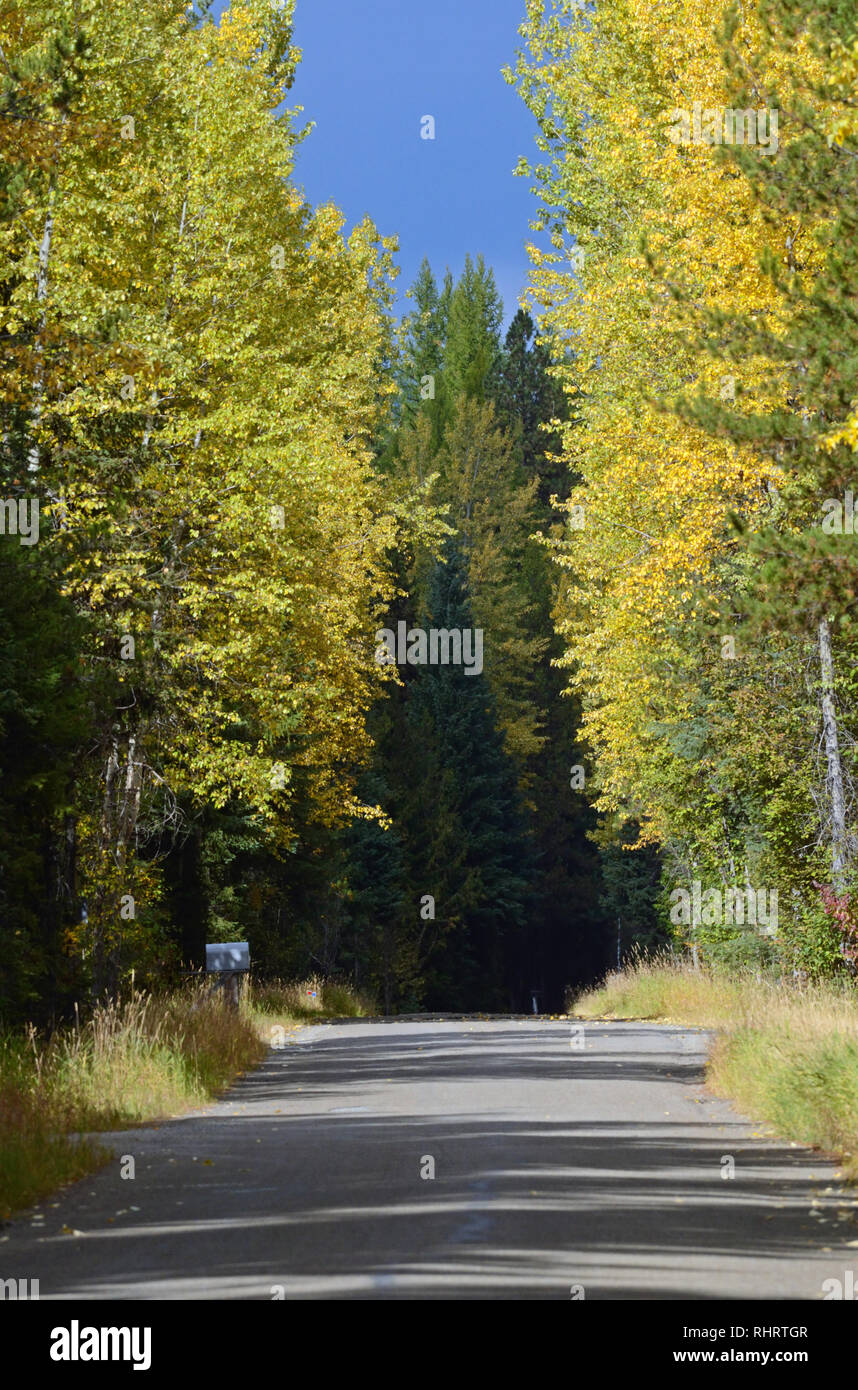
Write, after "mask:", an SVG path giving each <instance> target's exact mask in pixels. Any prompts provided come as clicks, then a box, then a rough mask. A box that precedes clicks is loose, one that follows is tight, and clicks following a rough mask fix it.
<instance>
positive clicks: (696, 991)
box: [569, 959, 858, 1182]
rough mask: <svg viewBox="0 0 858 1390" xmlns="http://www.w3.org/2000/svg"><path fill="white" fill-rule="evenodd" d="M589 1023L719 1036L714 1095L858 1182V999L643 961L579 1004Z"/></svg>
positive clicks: (817, 987)
mask: <svg viewBox="0 0 858 1390" xmlns="http://www.w3.org/2000/svg"><path fill="white" fill-rule="evenodd" d="M569 1011H570V1013H572V1012H574V1013H575V1014H576V1015H577V1016H579V1017H583V1018H593V1019H595V1018H606V1017H607V1018H646V1019H652V1020H653V1021H661V1022H665V1023H668V1022H669V1023H682V1024H691V1025H696V1026H698V1027H703V1028H709V1029H713V1030H715V1032H716V1037H715V1042H714V1044H713V1047H712V1051H711V1054H710V1058H709V1064H708V1067H707V1079H708V1082H709V1085H710V1087H711V1089H712V1090H713V1091H714V1092H715V1093H716V1094H717V1095H720V1096H723V1097H725V1098H726V1099H729V1100H731V1101H733V1102H735V1104H736V1105H737V1106H738V1107H739V1108H740V1109H741V1110H744V1111H745V1112H746V1113H748V1114H750V1115H753V1116H754V1117H755V1118H758V1119H759V1120H761V1121H764V1122H765V1123H766V1124H767V1125H768V1126H769V1127H770V1128H771V1129H772V1130H774V1131H775V1133H777V1134H778V1135H780V1136H781V1137H782V1138H785V1139H790V1140H793V1141H795V1142H796V1143H800V1144H807V1145H810V1146H812V1147H815V1148H820V1149H824V1150H827V1151H828V1152H830V1153H835V1154H837V1155H838V1157H839V1159H840V1161H841V1163H842V1166H843V1170H844V1173H845V1175H846V1176H848V1177H849V1178H850V1179H851V1180H852V1181H853V1182H854V1181H858V990H856V988H855V985H854V984H852V983H851V982H848V981H844V982H842V983H819V984H804V985H802V986H800V987H796V986H794V985H793V984H792V982H791V981H777V980H772V979H769V980H767V979H765V978H762V977H761V978H758V977H757V975H756V974H755V973H754V972H753V971H748V972H744V973H743V972H733V973H730V974H727V973H725V972H721V971H710V970H705V969H701V970H694V969H693V968H692V967H691V966H690V965H686V964H684V963H675V962H672V961H670V960H669V959H668V960H664V959H662V960H658V961H655V962H649V963H647V962H638V963H636V964H632V965H630V966H628V967H627V968H625V969H624V970H622V971H621V972H619V973H614V974H611V975H609V976H608V977H607V978H606V980H605V981H604V983H603V984H602V985H601V986H600V987H599V988H597V989H594V990H589V991H587V992H586V993H584V994H582V995H581V996H579V997H578V998H576V999H574V1000H573V1001H570V1005H569Z"/></svg>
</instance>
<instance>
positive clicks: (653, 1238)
mask: <svg viewBox="0 0 858 1390" xmlns="http://www.w3.org/2000/svg"><path fill="white" fill-rule="evenodd" d="M576 1028H577V1029H578V1030H579V1031H578V1032H577V1033H576V1032H575V1029H576ZM705 1043H706V1038H705V1035H703V1034H701V1033H699V1032H695V1031H692V1030H686V1029H678V1028H670V1027H659V1026H656V1025H648V1024H643V1023H593V1024H587V1025H574V1024H571V1023H570V1022H568V1021H567V1022H549V1021H547V1020H546V1021H541V1020H533V1019H527V1020H525V1019H519V1020H515V1019H509V1020H497V1019H493V1020H487V1021H473V1020H464V1021H457V1022H449V1021H446V1022H437V1021H416V1022H409V1023H402V1022H390V1023H384V1022H381V1023H349V1024H336V1025H325V1026H321V1027H314V1028H305V1029H301V1030H299V1031H298V1032H296V1033H295V1034H294V1035H293V1037H292V1040H291V1041H290V1042H288V1043H287V1044H286V1045H285V1046H284V1047H283V1048H282V1050H279V1051H272V1052H271V1053H270V1055H269V1058H268V1060H267V1061H266V1063H265V1064H264V1065H263V1066H262V1067H261V1068H260V1069H259V1070H258V1071H257V1072H255V1073H253V1074H252V1075H250V1076H248V1077H246V1078H244V1079H243V1080H242V1081H241V1082H240V1083H239V1084H238V1085H236V1086H235V1087H234V1088H233V1089H232V1090H231V1091H230V1093H229V1095H228V1096H227V1097H226V1098H225V1099H224V1100H223V1101H221V1102H220V1103H219V1104H216V1105H213V1106H211V1107H210V1108H208V1109H206V1110H205V1111H201V1112H198V1113H195V1114H193V1115H191V1116H186V1117H184V1118H182V1119H176V1120H171V1121H167V1122H166V1123H164V1124H162V1125H161V1126H160V1127H158V1128H151V1127H150V1128H144V1129H138V1130H134V1131H130V1132H125V1133H123V1134H122V1135H119V1136H111V1137H110V1142H111V1144H112V1145H113V1147H114V1148H115V1151H116V1155H117V1157H116V1159H115V1160H114V1161H113V1162H111V1164H110V1165H109V1166H108V1167H107V1168H105V1169H104V1170H102V1172H100V1173H99V1174H97V1175H95V1176H94V1177H92V1178H88V1179H85V1180H84V1181H83V1182H82V1183H78V1184H77V1185H76V1186H74V1187H72V1188H70V1189H68V1190H67V1191H66V1192H65V1193H64V1194H62V1195H61V1196H60V1197H59V1198H58V1199H53V1200H52V1201H45V1202H44V1203H43V1204H42V1207H41V1210H38V1211H36V1212H35V1213H28V1214H27V1215H26V1216H25V1217H24V1218H22V1219H20V1220H18V1221H16V1222H14V1223H13V1224H12V1225H11V1226H7V1227H6V1228H5V1230H4V1232H3V1233H2V1243H0V1277H3V1278H5V1277H10V1276H12V1275H15V1276H16V1277H29V1278H38V1279H39V1280H40V1292H41V1297H42V1298H75V1299H77V1298H92V1299H98V1298H116V1297H119V1298H133V1299H138V1298H169V1299H176V1298H179V1299H181V1298H215V1299H247V1298H253V1299H270V1298H272V1297H277V1296H284V1297H286V1298H288V1299H293V1298H317V1297H326V1298H330V1297H335V1298H338V1297H359V1298H463V1297H478V1298H517V1299H518V1298H537V1299H545V1298H560V1299H569V1298H570V1297H572V1296H573V1290H574V1292H575V1295H576V1296H578V1297H580V1295H581V1292H582V1291H583V1294H584V1297H585V1298H587V1299H594V1298H613V1299H617V1298H620V1299H632V1298H643V1299H680V1298H681V1299H687V1298H695V1299H709V1298H742V1299H744V1298H751V1299H757V1298H802V1299H820V1298H821V1297H822V1283H823V1280H824V1279H827V1278H838V1279H841V1280H842V1279H843V1278H844V1271H845V1270H846V1269H849V1268H851V1269H853V1270H855V1271H856V1275H858V1224H856V1198H855V1196H851V1197H850V1196H849V1195H848V1194H846V1193H844V1192H843V1190H842V1189H841V1187H840V1185H839V1184H838V1183H837V1181H836V1180H835V1179H834V1176H833V1175H834V1168H833V1167H832V1165H831V1164H830V1163H827V1162H825V1161H823V1160H822V1159H821V1158H820V1157H819V1156H817V1155H814V1154H812V1153H809V1152H808V1151H807V1150H802V1149H797V1148H793V1147H791V1146H789V1145H785V1144H782V1143H776V1142H774V1141H771V1140H768V1139H766V1138H763V1137H761V1135H760V1134H759V1133H758V1132H757V1131H756V1130H755V1128H754V1126H753V1125H751V1124H749V1123H748V1122H747V1121H745V1120H744V1119H742V1118H741V1117H739V1116H738V1115H736V1113H735V1112H734V1111H733V1110H732V1109H731V1108H730V1106H729V1105H727V1104H726V1103H724V1102H722V1101H719V1100H716V1099H713V1098H712V1097H711V1096H709V1095H708V1094H707V1093H706V1091H705V1090H704V1089H703V1085H702V1063H703V1060H704V1054H705ZM123 1154H130V1155H132V1156H133V1157H134V1159H135V1166H136V1176H135V1178H134V1180H133V1181H132V1180H128V1179H123V1178H122V1177H121V1176H120V1168H121V1165H120V1156H121V1155H123ZM728 1159H732V1160H733V1162H734V1164H735V1177H734V1178H732V1179H730V1178H726V1179H725V1178H724V1177H722V1171H728V1170H729V1166H730V1165H729V1163H728V1162H726V1160H728ZM430 1160H431V1161H430ZM433 1165H434V1174H435V1176H434V1178H431V1177H429V1176H422V1175H421V1174H422V1173H423V1174H427V1175H428V1173H429V1172H430V1171H431V1170H432V1167H433ZM126 1166H127V1165H126ZM57 1203H58V1204H57ZM63 1228H66V1232H65V1233H64V1230H63ZM69 1230H70V1231H71V1232H72V1234H69V1233H67V1232H68V1231H69ZM850 1242H851V1244H850Z"/></svg>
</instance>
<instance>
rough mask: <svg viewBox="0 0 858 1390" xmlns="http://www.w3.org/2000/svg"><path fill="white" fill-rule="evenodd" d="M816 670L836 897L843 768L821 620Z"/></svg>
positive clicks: (841, 860) (841, 873) (843, 880)
mask: <svg viewBox="0 0 858 1390" xmlns="http://www.w3.org/2000/svg"><path fill="white" fill-rule="evenodd" d="M819 666H820V673H821V676H822V729H823V734H824V737H825V757H826V761H827V763H828V772H827V775H826V779H825V785H826V791H827V793H828V801H829V805H830V807H831V883H832V887H833V888H834V891H835V893H836V894H837V895H838V897H840V896H842V895H843V894H844V893H845V892H846V884H847V876H848V869H849V850H848V840H847V834H846V794H845V792H844V789H843V766H842V763H841V761H840V742H839V739H838V736H837V714H836V712H835V708H834V661H833V659H832V656H831V630H830V628H829V626H828V621H827V619H825V618H821V619H820V622H819Z"/></svg>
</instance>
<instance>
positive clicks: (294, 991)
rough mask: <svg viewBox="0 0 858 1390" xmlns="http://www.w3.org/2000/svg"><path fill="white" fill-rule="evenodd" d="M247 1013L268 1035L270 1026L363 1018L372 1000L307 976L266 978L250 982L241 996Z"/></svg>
mask: <svg viewBox="0 0 858 1390" xmlns="http://www.w3.org/2000/svg"><path fill="white" fill-rule="evenodd" d="M242 1008H243V1009H245V1010H246V1012H247V1016H248V1017H249V1018H251V1019H253V1021H254V1022H255V1024H256V1026H257V1027H258V1028H260V1029H261V1030H262V1033H263V1036H264V1037H266V1038H267V1037H268V1036H269V1035H270V1032H271V1027H272V1025H274V1026H276V1025H277V1024H282V1025H284V1026H286V1027H287V1028H288V1027H295V1026H296V1025H298V1024H303V1023H321V1022H324V1021H325V1020H326V1019H330V1018H366V1017H368V1016H369V1015H370V1014H372V1013H374V1012H375V1002H374V1000H372V999H371V998H370V997H369V996H368V995H365V994H362V993H359V992H358V991H356V990H354V989H353V988H352V987H351V986H350V985H347V984H341V983H337V982H336V981H333V980H325V979H322V977H321V976H319V975H311V976H310V978H309V979H307V980H268V981H266V982H264V983H254V984H251V985H250V986H249V988H248V990H247V991H246V993H245V994H244V995H243V997H242Z"/></svg>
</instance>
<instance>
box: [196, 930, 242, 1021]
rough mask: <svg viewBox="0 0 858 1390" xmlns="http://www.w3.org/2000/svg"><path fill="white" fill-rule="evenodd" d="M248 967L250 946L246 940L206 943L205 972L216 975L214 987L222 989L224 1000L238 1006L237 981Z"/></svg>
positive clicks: (232, 1005) (234, 1007) (234, 1006)
mask: <svg viewBox="0 0 858 1390" xmlns="http://www.w3.org/2000/svg"><path fill="white" fill-rule="evenodd" d="M249 969H250V947H249V946H248V944H247V942H246V941H217V942H213V943H211V944H209V943H207V944H206V974H207V975H212V976H215V977H216V981H215V988H216V989H222V990H223V991H224V995H225V997H226V1002H227V1003H228V1004H229V1005H230V1006H231V1007H232V1008H233V1009H237V1008H238V983H239V977H240V976H241V975H246V974H247V972H248V970H249Z"/></svg>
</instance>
